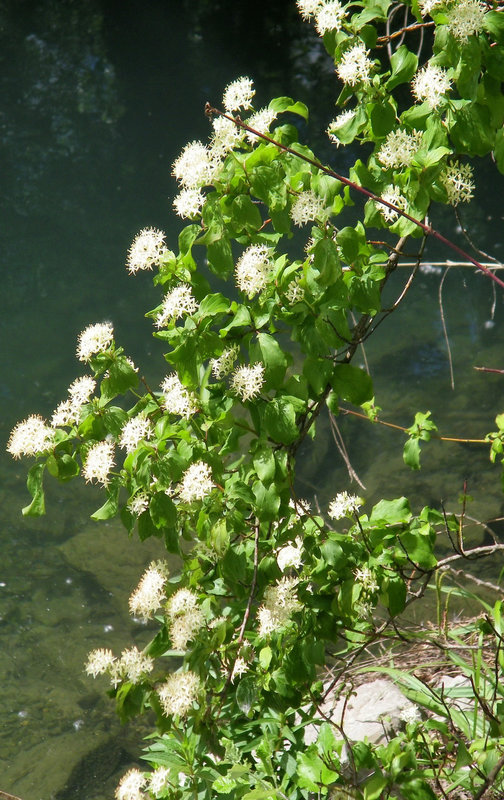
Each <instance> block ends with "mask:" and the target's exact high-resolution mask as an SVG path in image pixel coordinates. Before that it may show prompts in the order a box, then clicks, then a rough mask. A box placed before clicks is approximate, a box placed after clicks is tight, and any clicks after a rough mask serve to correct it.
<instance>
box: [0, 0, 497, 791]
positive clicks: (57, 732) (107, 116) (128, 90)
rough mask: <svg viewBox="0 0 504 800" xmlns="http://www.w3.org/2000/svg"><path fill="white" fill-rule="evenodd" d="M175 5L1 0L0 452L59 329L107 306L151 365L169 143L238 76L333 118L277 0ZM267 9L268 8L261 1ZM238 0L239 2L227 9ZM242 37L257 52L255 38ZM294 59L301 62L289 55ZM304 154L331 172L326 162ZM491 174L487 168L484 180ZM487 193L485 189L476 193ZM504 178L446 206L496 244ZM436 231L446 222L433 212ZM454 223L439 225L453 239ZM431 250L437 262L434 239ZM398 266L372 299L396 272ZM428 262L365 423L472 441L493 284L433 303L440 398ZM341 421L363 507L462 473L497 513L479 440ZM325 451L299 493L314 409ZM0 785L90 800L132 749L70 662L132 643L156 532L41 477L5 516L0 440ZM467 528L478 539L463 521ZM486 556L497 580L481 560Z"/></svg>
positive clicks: (333, 480) (326, 491)
mask: <svg viewBox="0 0 504 800" xmlns="http://www.w3.org/2000/svg"><path fill="white" fill-rule="evenodd" d="M209 5H211V6H214V4H207V3H205V2H201V3H198V2H191V3H189V2H187V3H184V2H179V1H178V0H164V1H163V0H157V1H154V0H147V1H146V2H145V1H144V2H139V0H136V1H135V0H129V1H128V0H123V2H112V0H108V1H107V0H101V1H100V0H75V1H74V2H72V1H71V0H66V1H65V2H60V1H59V0H38V2H33V1H31V0H30V1H29V0H3V2H2V4H1V6H0V37H1V44H2V46H1V48H0V53H1V55H0V63H1V69H0V81H1V88H2V92H1V97H2V100H1V101H0V102H1V105H0V152H1V159H0V160H1V163H2V164H3V169H2V189H1V196H0V203H1V212H2V213H1V223H0V226H1V227H0V229H1V233H0V236H1V245H2V246H1V250H0V270H1V279H2V292H1V294H0V312H1V313H0V335H1V339H0V341H1V347H0V364H1V369H0V400H1V408H2V414H1V416H0V428H1V430H0V433H1V436H0V438H1V441H2V442H3V443H6V441H7V439H8V435H9V432H10V430H11V429H12V427H13V426H14V424H15V423H16V421H18V420H19V419H22V418H24V417H26V416H27V415H28V414H30V413H41V414H42V415H49V414H50V413H51V412H52V410H53V409H54V407H55V406H56V405H57V403H58V402H59V401H60V400H61V399H63V398H64V396H65V394H66V391H67V387H68V385H69V383H70V382H71V381H72V380H73V379H74V378H75V377H76V375H78V374H79V367H78V363H77V361H76V359H75V345H76V338H77V335H78V333H79V332H80V331H81V330H82V329H83V328H84V327H86V325H88V324H90V323H92V322H96V321H102V320H104V319H110V320H111V321H112V322H113V323H114V329H115V331H116V336H117V340H118V341H119V342H121V344H122V345H123V346H124V348H125V350H126V352H127V353H128V354H130V355H131V357H132V358H133V360H134V361H135V363H137V364H139V365H141V367H142V372H143V373H144V374H146V376H147V378H149V376H152V379H153V380H157V378H158V377H159V372H158V370H159V369H162V366H159V365H160V364H161V363H162V362H161V353H162V349H161V348H160V346H159V343H157V342H156V341H154V340H153V339H152V336H151V331H152V326H151V323H150V321H147V320H145V319H144V317H143V314H144V313H145V311H146V310H148V309H149V308H152V307H153V306H154V305H155V304H157V302H158V294H157V292H156V291H155V290H154V289H153V287H152V286H151V283H150V279H149V277H148V276H138V277H137V278H131V277H129V276H128V275H127V274H126V270H125V268H124V261H125V254H126V251H127V249H128V246H129V244H130V242H131V240H132V238H133V236H134V235H135V234H136V233H137V232H138V230H140V229H141V228H142V227H144V226H148V225H153V226H156V227H160V228H162V229H164V230H165V231H166V233H167V235H168V241H170V239H171V238H173V239H174V238H175V237H176V233H177V230H178V229H179V227H180V226H179V225H178V223H177V221H176V220H174V217H173V214H172V212H171V200H172V197H173V195H174V194H175V193H176V187H175V185H174V182H173V180H172V178H171V175H170V173H171V163H172V162H173V160H174V158H175V157H176V156H177V155H178V153H179V152H180V150H181V148H182V147H183V145H184V144H185V143H186V142H187V141H191V140H193V139H195V138H202V137H205V136H206V134H207V128H208V123H207V121H206V120H205V118H204V114H203V107H204V103H205V102H206V101H207V100H210V101H211V102H213V103H218V102H219V99H220V97H221V95H222V91H223V89H224V87H225V85H226V84H227V83H228V82H229V81H230V80H232V79H234V78H236V77H239V76H240V75H242V74H245V75H250V76H251V77H252V78H253V79H254V81H255V83H256V86H257V89H258V95H259V98H260V104H262V103H264V102H266V101H267V99H268V98H269V97H270V96H275V95H279V94H290V95H291V96H294V97H297V98H299V99H305V100H308V101H309V102H310V105H312V102H311V100H312V98H313V97H316V98H317V103H316V107H315V113H314V117H313V122H312V126H313V129H314V130H316V129H317V128H320V129H321V130H323V129H324V128H325V127H326V125H327V123H328V122H329V121H330V119H331V118H332V116H333V110H334V109H333V107H332V106H331V98H332V97H334V96H335V92H336V88H335V81H334V77H333V76H332V75H331V70H330V65H328V64H327V61H326V60H325V59H324V58H323V56H322V54H321V52H320V50H319V49H317V47H316V40H315V39H314V37H313V36H312V35H311V34H310V33H309V32H308V30H307V28H306V26H304V25H303V24H302V23H300V21H299V20H298V19H297V15H296V12H295V9H294V8H293V4H292V3H287V2H285V3H275V4H271V3H267V2H260V3H258V4H255V6H254V9H255V10H254V14H253V17H251V16H250V15H251V14H252V11H251V9H250V8H249V7H248V4H247V7H246V8H245V4H243V8H242V6H241V4H236V3H231V2H221V3H217V4H215V7H212V8H209ZM271 5H273V6H274V8H273V9H272V8H270V6H271ZM236 6H238V8H236ZM258 42H260V47H258V44H257V43H258ZM304 56H307V58H304ZM322 157H323V158H325V159H326V160H329V159H332V160H333V163H335V165H337V168H338V169H340V170H344V167H345V163H346V161H345V158H346V157H345V154H344V153H339V152H338V153H337V154H336V155H335V151H334V150H331V149H330V148H329V145H328V144H327V145H323V152H322ZM491 174H492V175H493V177H490V175H491ZM490 184H491V190H490ZM503 184H504V181H503V180H502V178H501V177H498V178H497V179H496V178H495V174H494V173H491V172H490V169H489V166H488V165H485V164H482V165H481V174H480V184H479V189H478V195H477V199H476V201H475V202H474V203H472V204H471V207H470V212H468V211H464V219H465V221H466V223H467V224H468V225H470V227H471V231H472V232H473V234H474V235H475V238H476V239H477V241H478V242H480V243H484V248H485V250H487V252H490V253H491V254H493V255H495V256H496V257H499V256H501V255H502V247H501V240H502V237H501V236H500V233H499V230H502V216H501V213H502V212H501V210H500V209H499V206H498V200H499V198H500V197H502V190H503V188H504V186H503ZM437 222H438V227H442V229H443V230H444V231H445V232H446V231H447V230H449V231H451V230H454V224H453V220H452V219H451V218H449V217H448V216H447V215H444V216H441V217H440V218H439V220H437ZM455 235H457V234H456V232H455ZM428 256H429V257H430V258H431V259H433V260H435V261H441V260H443V259H445V258H446V257H450V254H449V253H446V252H439V251H437V250H435V249H433V248H431V249H430V250H429V251H428ZM407 274H408V273H407V270H406V269H400V270H398V272H397V274H396V275H395V276H394V277H393V280H392V281H391V283H390V286H389V288H388V289H387V298H388V299H389V300H391V299H393V298H394V297H395V296H397V294H398V293H399V292H400V289H401V286H402V285H403V284H404V282H405V280H406V277H407ZM441 277H442V275H441V274H440V272H439V269H437V268H433V269H431V270H430V271H425V272H423V273H422V274H420V275H419V277H418V279H417V280H416V282H415V284H414V286H413V288H412V289H411V292H410V296H409V298H408V303H407V306H405V307H404V308H400V309H399V310H398V311H397V312H396V313H395V314H394V315H392V316H391V318H390V319H389V320H387V321H386V322H385V323H384V324H383V325H382V326H381V327H380V329H379V331H377V333H376V335H375V336H374V337H372V338H371V339H370V340H369V342H368V343H367V344H366V349H365V352H360V353H359V355H358V362H359V363H365V361H366V360H367V363H368V365H369V368H370V371H371V374H372V375H373V378H374V380H375V388H376V396H377V402H378V403H379V405H381V406H382V407H383V409H384V412H383V415H384V419H387V420H389V421H391V422H394V423H396V424H399V425H405V426H407V425H410V424H411V423H412V421H413V415H414V412H415V410H422V411H426V410H431V411H432V414H433V417H434V419H435V421H436V422H437V424H438V426H439V428H440V430H441V432H442V433H443V434H444V435H446V436H453V437H471V438H478V437H480V436H482V435H484V434H485V433H486V432H487V431H489V430H492V428H493V418H494V417H495V415H496V414H497V413H500V411H502V406H501V405H500V403H501V397H502V394H503V393H502V387H503V386H504V383H503V382H504V377H501V376H499V375H495V374H485V373H482V372H478V371H476V370H474V366H489V367H496V368H500V367H504V364H503V361H502V347H501V343H502V338H503V330H504V319H503V312H504V309H503V303H502V292H501V291H500V290H499V289H497V293H496V296H495V297H494V294H493V287H492V285H491V283H490V282H489V281H488V280H487V279H486V278H484V277H483V276H480V275H474V273H473V272H472V271H470V270H467V269H460V268H455V267H453V268H451V269H450V271H449V273H448V275H447V276H446V279H445V282H444V286H443V301H444V302H443V309H444V315H445V320H446V325H447V329H448V334H449V340H450V345H451V355H452V360H453V372H454V381H455V390H454V391H453V390H452V389H451V386H450V374H449V363H448V357H447V349H446V344H445V341H444V337H443V330H442V325H441V317H440V311H439V305H438V292H439V284H440V280H441ZM338 424H339V427H340V431H341V433H342V434H343V437H344V440H345V442H346V445H347V448H348V453H349V457H350V460H351V463H352V466H353V467H354V469H355V470H356V472H357V474H358V476H359V478H360V480H361V481H362V482H363V484H364V485H365V487H366V489H365V490H358V491H359V492H360V493H362V494H364V495H365V496H366V498H368V502H369V504H371V503H372V501H373V500H374V499H376V498H377V497H379V496H385V497H389V498H391V497H394V496H398V495H399V494H402V493H405V494H407V495H408V496H409V497H410V498H411V500H412V504H413V506H414V507H415V509H418V508H419V507H421V505H423V504H425V503H431V504H434V505H436V506H437V507H439V505H440V503H441V502H442V501H443V502H444V503H446V506H447V508H449V509H452V510H457V496H458V494H459V493H460V491H461V490H462V487H463V481H464V480H465V479H466V480H467V481H468V491H469V492H470V493H471V494H472V495H473V496H474V502H473V504H472V505H471V507H470V509H469V513H470V514H471V515H472V516H474V517H476V518H478V519H482V520H488V519H490V518H493V517H497V516H500V514H501V506H502V495H501V489H500V482H499V469H498V467H492V466H491V465H490V464H489V461H488V451H487V448H486V447H483V446H481V445H460V444H453V445H445V444H441V443H439V442H434V443H431V444H430V445H428V446H426V447H425V448H424V455H423V464H424V469H423V470H422V471H420V472H412V471H410V470H408V469H407V468H406V467H405V466H404V465H403V463H402V457H401V450H402V444H403V440H404V437H403V436H402V434H400V433H398V432H397V431H395V430H393V429H390V428H385V427H380V426H371V425H370V424H369V423H367V422H365V421H361V420H358V419H355V418H349V417H345V418H343V417H340V418H339V420H338ZM320 425H321V427H322V428H324V426H325V428H326V430H325V431H322V432H323V433H327V435H323V436H321V437H320V438H321V440H322V441H323V442H324V444H323V445H322V444H320V443H319V444H317V447H316V448H315V449H310V450H308V449H307V450H306V451H304V452H303V453H302V460H303V470H302V477H301V480H300V492H303V493H304V494H305V496H307V497H309V498H311V499H314V498H316V499H317V500H318V501H319V502H320V503H321V505H323V504H324V503H326V502H327V500H328V499H330V498H331V497H332V496H333V495H334V494H335V493H336V491H339V490H341V489H344V488H351V489H352V490H354V491H355V490H356V489H357V487H356V486H355V484H354V485H352V484H350V481H349V478H348V475H347V472H346V469H345V467H344V465H343V463H342V459H341V457H340V455H339V454H338V451H337V449H336V448H335V446H334V445H333V442H332V439H331V436H330V432H329V427H328V421H327V420H324V419H322V420H321V422H320ZM0 474H1V483H0V492H1V501H2V502H1V512H0V513H1V515H2V524H1V526H0V553H1V555H0V652H1V653H2V657H1V660H0V682H1V686H2V704H1V708H0V767H1V768H0V791H4V792H9V793H11V794H15V795H18V796H19V797H21V798H22V799H23V800H53V798H54V800H69V798H77V797H78V798H82V800H101V799H102V798H103V799H104V798H107V797H111V796H112V795H113V788H114V787H115V785H116V783H117V780H118V776H119V775H120V774H122V772H123V771H124V770H125V768H127V766H128V764H131V763H132V762H133V761H134V760H135V758H137V756H138V752H139V742H140V740H141V733H142V730H141V727H139V726H138V725H136V726H135V725H132V726H129V727H126V728H120V726H119V724H118V722H117V721H116V719H115V715H114V711H113V708H112V704H111V703H110V701H109V700H108V698H107V697H106V695H105V688H106V684H105V682H103V683H100V682H99V681H96V682H93V681H92V680H91V679H89V678H87V676H86V675H85V673H84V671H83V663H84V662H85V659H86V656H87V653H88V651H89V650H90V649H93V648H95V647H103V646H106V647H111V648H112V649H114V650H116V651H120V650H121V649H122V648H123V647H124V646H127V645H130V644H131V642H132V641H133V642H135V643H137V644H138V645H139V646H141V645H142V642H143V641H145V639H146V637H148V635H149V631H148V630H146V629H145V628H143V627H141V626H138V625H135V624H133V622H132V621H131V619H130V618H129V616H128V614H127V613H126V612H127V598H128V596H129V594H130V592H131V590H132V588H133V587H134V586H135V585H136V583H137V581H138V578H139V576H140V574H141V572H142V569H143V567H144V566H145V565H146V564H147V563H148V562H149V561H150V560H151V558H152V557H153V556H155V555H157V554H158V552H159V551H158V550H157V549H156V543H151V542H147V543H144V544H140V543H139V542H137V541H126V534H125V533H124V532H123V530H122V529H121V528H120V526H119V525H118V524H117V523H115V522H111V523H107V524H99V525H98V524H96V523H92V522H91V521H90V519H89V515H90V513H91V512H92V511H93V510H94V508H95V507H96V506H97V505H98V504H99V503H100V500H99V497H98V493H97V491H96V490H95V489H93V488H92V487H83V486H80V485H77V484H75V485H74V484H71V485H70V486H57V485H54V484H49V485H48V492H47V495H48V501H47V507H48V513H47V516H45V517H42V518H39V519H29V518H24V517H22V516H21V513H20V509H21V507H22V506H23V505H25V504H26V503H27V501H28V496H27V493H26V488H25V478H26V463H25V462H13V461H12V460H11V459H10V458H9V457H8V456H7V454H5V453H4V452H3V446H2V448H1V450H0ZM474 535H475V536H477V534H476V533H475V534H474ZM498 569H499V565H497V566H495V569H494V571H495V570H496V572H497V573H498Z"/></svg>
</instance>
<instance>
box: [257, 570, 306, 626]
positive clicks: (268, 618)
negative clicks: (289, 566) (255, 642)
mask: <svg viewBox="0 0 504 800" xmlns="http://www.w3.org/2000/svg"><path fill="white" fill-rule="evenodd" d="M297 584H298V579H297V578H287V577H285V578H280V580H279V581H278V582H277V583H276V585H275V586H268V588H267V589H266V591H265V592H264V603H263V605H262V606H260V607H259V608H258V609H257V619H258V622H259V628H258V634H259V636H261V637H266V636H269V635H270V633H273V632H274V631H278V630H281V629H282V628H284V627H285V625H286V624H287V623H288V622H289V620H290V618H291V615H292V614H293V613H294V611H298V610H299V609H300V608H302V605H301V603H300V602H299V600H298V599H297V597H296V587H297Z"/></svg>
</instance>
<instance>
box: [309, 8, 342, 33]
mask: <svg viewBox="0 0 504 800" xmlns="http://www.w3.org/2000/svg"><path fill="white" fill-rule="evenodd" d="M345 13H346V12H345V9H344V8H343V6H342V5H341V3H340V2H339V1H338V0H327V2H323V3H321V4H320V5H319V7H318V8H317V9H316V11H315V28H316V30H317V33H318V34H319V36H323V35H324V33H328V31H339V30H341V26H342V22H343V20H344V18H345Z"/></svg>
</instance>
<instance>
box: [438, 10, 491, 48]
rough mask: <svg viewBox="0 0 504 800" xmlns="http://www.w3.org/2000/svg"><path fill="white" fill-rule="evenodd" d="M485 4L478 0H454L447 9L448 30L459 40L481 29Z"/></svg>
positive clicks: (465, 39)
mask: <svg viewBox="0 0 504 800" xmlns="http://www.w3.org/2000/svg"><path fill="white" fill-rule="evenodd" d="M485 10H486V9H485V5H484V4H482V3H481V2H480V1H479V0H456V2H455V3H452V5H451V6H450V7H449V8H448V9H447V11H446V16H447V18H448V23H447V25H448V30H449V31H450V33H452V34H453V36H454V37H455V39H458V41H459V42H466V41H467V40H468V38H469V37H470V36H472V35H473V34H475V33H480V31H482V30H483V23H484V16H485Z"/></svg>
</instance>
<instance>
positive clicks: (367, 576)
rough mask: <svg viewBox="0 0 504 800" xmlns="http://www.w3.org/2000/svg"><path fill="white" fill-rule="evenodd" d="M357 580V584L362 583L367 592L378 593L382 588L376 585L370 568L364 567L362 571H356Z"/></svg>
mask: <svg viewBox="0 0 504 800" xmlns="http://www.w3.org/2000/svg"><path fill="white" fill-rule="evenodd" d="M354 576H355V580H356V581H357V583H361V584H362V586H363V588H364V589H366V591H367V592H377V591H378V589H379V588H380V587H379V586H378V584H377V583H376V579H375V576H374V574H373V573H372V572H371V570H370V569H369V567H362V569H356V570H355V572H354Z"/></svg>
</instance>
